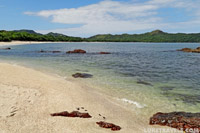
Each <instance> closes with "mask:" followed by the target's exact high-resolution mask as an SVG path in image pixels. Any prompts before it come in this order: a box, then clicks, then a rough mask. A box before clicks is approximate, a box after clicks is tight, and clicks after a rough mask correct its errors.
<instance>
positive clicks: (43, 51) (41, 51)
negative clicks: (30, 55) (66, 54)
mask: <svg viewBox="0 0 200 133" xmlns="http://www.w3.org/2000/svg"><path fill="white" fill-rule="evenodd" d="M60 52H61V51H45V50H42V49H41V50H40V51H39V53H60Z"/></svg>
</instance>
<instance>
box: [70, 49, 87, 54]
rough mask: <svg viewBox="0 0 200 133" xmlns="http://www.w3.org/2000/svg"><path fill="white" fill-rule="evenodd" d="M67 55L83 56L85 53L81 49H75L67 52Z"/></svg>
mask: <svg viewBox="0 0 200 133" xmlns="http://www.w3.org/2000/svg"><path fill="white" fill-rule="evenodd" d="M67 53H69V54H72V53H73V54H85V53H86V51H85V50H82V49H75V50H74V51H68V52H67Z"/></svg>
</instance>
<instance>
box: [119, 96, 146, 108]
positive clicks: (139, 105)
mask: <svg viewBox="0 0 200 133" xmlns="http://www.w3.org/2000/svg"><path fill="white" fill-rule="evenodd" d="M120 100H122V101H123V102H126V103H129V104H134V105H135V106H136V107H137V108H144V107H145V106H146V105H145V104H144V105H142V104H140V103H138V102H136V101H132V100H128V99H126V98H122V99H120Z"/></svg>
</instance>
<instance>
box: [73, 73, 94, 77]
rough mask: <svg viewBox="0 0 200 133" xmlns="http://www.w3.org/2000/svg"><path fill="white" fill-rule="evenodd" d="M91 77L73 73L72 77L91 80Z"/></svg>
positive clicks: (85, 74)
mask: <svg viewBox="0 0 200 133" xmlns="http://www.w3.org/2000/svg"><path fill="white" fill-rule="evenodd" d="M92 76H93V75H91V74H87V73H75V74H73V75H72V77H74V78H91V77H92Z"/></svg>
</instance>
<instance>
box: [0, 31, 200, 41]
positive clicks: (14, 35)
mask: <svg viewBox="0 0 200 133" xmlns="http://www.w3.org/2000/svg"><path fill="white" fill-rule="evenodd" d="M0 41H52V42H57V41H61V42H62V41H63V42H83V41H84V42H200V33H191V34H186V33H176V34H172V33H166V32H163V31H160V30H155V31H152V32H147V33H144V34H121V35H111V34H102V35H95V36H92V37H89V38H81V37H71V36H67V35H63V34H59V33H52V32H51V33H48V34H45V35H43V34H39V33H36V32H35V31H33V30H17V31H5V30H2V31H0Z"/></svg>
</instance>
